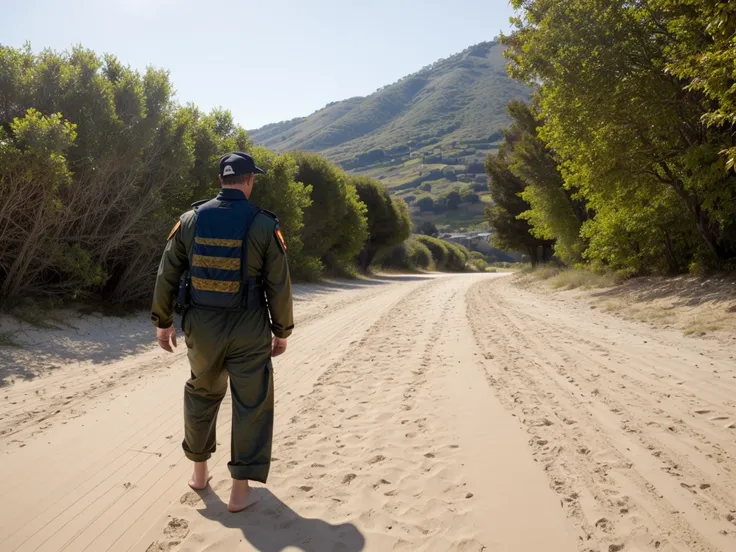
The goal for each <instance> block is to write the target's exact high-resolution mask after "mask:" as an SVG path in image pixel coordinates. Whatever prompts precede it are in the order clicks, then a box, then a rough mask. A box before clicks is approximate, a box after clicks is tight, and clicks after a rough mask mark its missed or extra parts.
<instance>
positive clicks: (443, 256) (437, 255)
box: [414, 235, 450, 270]
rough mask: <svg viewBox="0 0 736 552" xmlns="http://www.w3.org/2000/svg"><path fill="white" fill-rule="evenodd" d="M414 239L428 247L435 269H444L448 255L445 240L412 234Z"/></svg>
mask: <svg viewBox="0 0 736 552" xmlns="http://www.w3.org/2000/svg"><path fill="white" fill-rule="evenodd" d="M414 239H415V240H416V241H417V242H419V243H421V244H423V245H424V246H425V247H426V248H427V249H429V251H430V253H431V255H432V260H433V261H434V266H435V267H436V268H437V270H445V268H446V266H447V260H448V258H449V256H450V252H449V251H448V249H447V242H445V241H443V240H440V239H438V238H434V237H432V236H425V235H417V236H414Z"/></svg>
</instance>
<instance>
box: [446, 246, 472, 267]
mask: <svg viewBox="0 0 736 552" xmlns="http://www.w3.org/2000/svg"><path fill="white" fill-rule="evenodd" d="M445 243H446V244H447V249H448V252H449V255H448V257H447V264H446V269H447V270H449V271H452V272H462V271H463V270H465V265H466V264H467V262H468V259H469V258H470V251H468V249H467V248H466V247H464V246H462V245H460V244H457V243H452V242H445Z"/></svg>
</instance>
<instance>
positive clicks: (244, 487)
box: [227, 479, 259, 513]
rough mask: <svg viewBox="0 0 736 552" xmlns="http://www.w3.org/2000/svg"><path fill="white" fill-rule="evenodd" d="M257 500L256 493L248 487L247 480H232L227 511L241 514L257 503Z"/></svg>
mask: <svg viewBox="0 0 736 552" xmlns="http://www.w3.org/2000/svg"><path fill="white" fill-rule="evenodd" d="M258 499H259V496H258V493H256V492H255V491H254V490H253V488H252V487H251V486H250V485H248V480H247V479H233V488H232V490H231V491H230V503H229V504H228V505H227V509H228V510H229V511H230V512H233V513H237V512H242V511H243V510H245V509H246V508H249V507H250V506H253V505H254V504H255V503H256V502H258Z"/></svg>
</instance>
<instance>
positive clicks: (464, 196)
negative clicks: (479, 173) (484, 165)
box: [460, 186, 480, 203]
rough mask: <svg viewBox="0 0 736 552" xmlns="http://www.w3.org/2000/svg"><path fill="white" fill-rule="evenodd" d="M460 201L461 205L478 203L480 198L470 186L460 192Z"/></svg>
mask: <svg viewBox="0 0 736 552" xmlns="http://www.w3.org/2000/svg"><path fill="white" fill-rule="evenodd" d="M460 201H461V202H462V203H480V196H479V195H478V194H477V193H476V192H475V191H474V190H473V188H472V187H471V186H466V187H464V188H463V189H462V190H461V191H460Z"/></svg>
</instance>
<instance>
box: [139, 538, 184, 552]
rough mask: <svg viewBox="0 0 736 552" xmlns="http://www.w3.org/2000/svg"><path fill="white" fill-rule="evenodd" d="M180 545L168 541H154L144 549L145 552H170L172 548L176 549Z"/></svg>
mask: <svg viewBox="0 0 736 552" xmlns="http://www.w3.org/2000/svg"><path fill="white" fill-rule="evenodd" d="M180 544H181V541H169V542H159V541H155V542H152V543H151V544H150V545H149V546H148V548H146V552H171V551H172V550H173V549H174V548H176V547H177V546H179V545H180Z"/></svg>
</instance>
